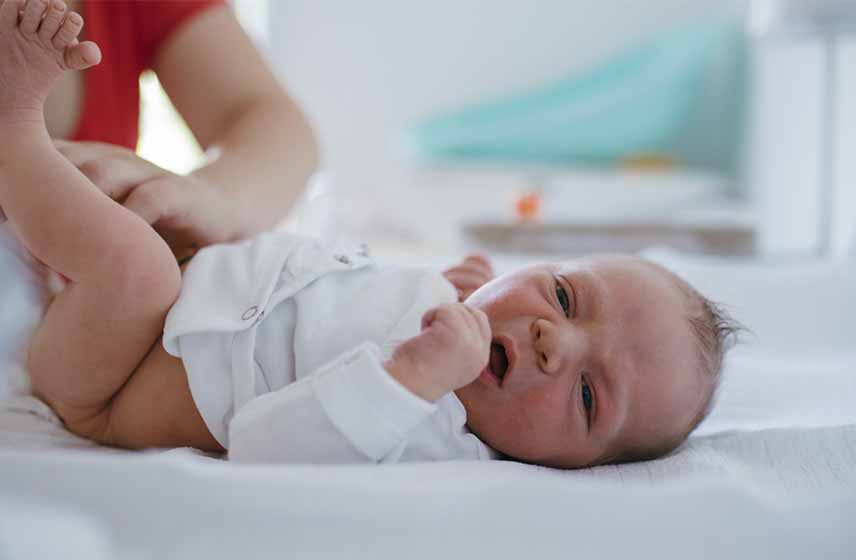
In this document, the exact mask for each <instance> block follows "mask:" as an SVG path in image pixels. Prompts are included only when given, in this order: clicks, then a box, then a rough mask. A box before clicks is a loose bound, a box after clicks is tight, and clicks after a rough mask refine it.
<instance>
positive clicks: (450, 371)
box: [384, 303, 491, 402]
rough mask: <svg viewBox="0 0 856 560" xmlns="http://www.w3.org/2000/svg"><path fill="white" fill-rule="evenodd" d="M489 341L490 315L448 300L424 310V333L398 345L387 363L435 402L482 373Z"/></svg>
mask: <svg viewBox="0 0 856 560" xmlns="http://www.w3.org/2000/svg"><path fill="white" fill-rule="evenodd" d="M490 341H491V332H490V324H489V323H488V320H487V315H485V314H484V313H483V312H482V311H480V310H478V309H476V308H474V307H470V306H469V305H464V304H463V303H449V304H445V305H441V306H439V307H435V308H434V309H432V310H430V311H428V312H427V313H425V315H424V316H423V317H422V332H421V333H420V334H418V335H417V336H414V337H413V338H411V339H410V340H407V341H405V342H403V343H402V344H401V345H399V346H398V348H396V349H395V352H394V353H393V355H392V358H391V359H390V360H389V361H388V362H386V364H384V366H385V367H386V370H387V371H388V372H389V373H390V375H392V376H393V377H395V378H396V379H397V380H398V381H399V382H400V383H401V384H402V385H404V386H405V387H407V388H408V389H410V391H412V392H413V393H414V394H416V395H418V396H420V397H422V398H423V399H425V400H427V401H431V402H433V401H436V400H437V399H439V398H440V397H442V396H443V395H445V394H446V393H449V392H451V391H454V390H455V389H458V388H460V387H463V386H464V385H468V384H470V383H472V382H473V381H474V380H475V379H476V378H477V377H478V376H479V374H480V373H481V371H482V370H483V369H484V367H485V366H486V365H487V361H488V357H489V356H490Z"/></svg>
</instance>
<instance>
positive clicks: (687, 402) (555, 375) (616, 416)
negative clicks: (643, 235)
mask: <svg viewBox="0 0 856 560" xmlns="http://www.w3.org/2000/svg"><path fill="white" fill-rule="evenodd" d="M467 303H468V304H470V305H473V306H475V307H477V308H479V309H481V310H482V311H484V312H485V313H486V314H487V316H488V319H489V320H490V326H491V331H492V333H493V335H492V336H493V344H492V345H491V358H490V365H489V366H488V367H487V368H486V370H485V371H484V372H483V373H482V375H481V376H480V377H479V378H478V379H476V381H474V382H473V383H471V384H470V385H467V386H466V387H463V388H461V389H459V390H458V391H456V393H457V395H458V397H459V398H460V399H461V401H462V402H463V404H464V406H465V408H466V409H467V424H468V425H469V427H470V429H472V430H473V432H475V433H476V434H477V435H478V436H479V437H480V438H481V439H482V440H483V441H485V443H487V444H488V445H490V446H491V447H493V448H494V449H497V450H498V451H500V452H502V453H504V454H506V455H509V456H511V457H514V458H516V459H519V460H523V461H528V462H533V463H539V464H544V465H551V466H558V467H581V466H586V465H592V464H596V463H599V462H604V461H607V460H609V459H611V458H613V457H616V456H618V455H619V454H620V453H621V452H622V451H623V450H626V449H629V448H632V447H635V446H638V445H640V444H641V443H643V442H651V441H652V440H654V441H659V439H660V437H661V436H664V435H671V434H675V433H677V432H678V430H679V429H680V428H681V427H684V426H687V425H688V424H689V423H690V421H691V419H692V417H693V416H694V413H695V412H696V411H697V410H698V408H699V407H700V406H701V400H702V396H703V392H704V387H703V378H702V376H701V375H700V374H699V373H698V366H697V362H696V359H695V344H694V341H693V335H692V332H691V329H690V327H689V323H688V321H687V319H686V317H687V302H686V298H685V296H684V294H683V293H682V292H681V290H680V289H679V288H678V287H677V286H676V285H675V283H674V282H673V281H672V279H670V278H669V277H668V276H667V275H666V274H664V273H663V272H662V271H660V270H657V269H656V268H654V267H652V266H650V265H647V264H645V263H644V262H643V261H641V260H639V259H636V258H633V257H626V256H600V257H589V258H585V259H580V260H575V261H570V262H566V263H558V264H546V265H537V266H533V267H530V268H526V269H523V270H520V271H517V272H515V273H512V274H509V275H506V276H502V277H500V278H497V279H496V280H493V281H492V282H490V283H488V284H486V285H484V286H482V288H480V289H479V290H478V291H476V292H475V293H473V294H472V295H471V296H470V297H469V298H468V299H467Z"/></svg>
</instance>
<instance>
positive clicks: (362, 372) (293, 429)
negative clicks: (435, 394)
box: [229, 343, 437, 464]
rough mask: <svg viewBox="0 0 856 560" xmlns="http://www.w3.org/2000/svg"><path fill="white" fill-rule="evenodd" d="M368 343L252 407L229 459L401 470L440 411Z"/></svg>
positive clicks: (239, 420) (236, 423)
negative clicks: (417, 431) (422, 428)
mask: <svg viewBox="0 0 856 560" xmlns="http://www.w3.org/2000/svg"><path fill="white" fill-rule="evenodd" d="M436 409H437V407H436V405H434V404H432V403H430V402H427V401H425V400H423V399H421V398H420V397H418V396H416V395H414V394H413V393H411V392H410V391H409V390H408V389H406V388H405V387H404V386H402V385H401V384H400V383H399V382H398V381H396V380H395V379H393V378H392V377H391V376H390V375H389V373H388V372H387V371H386V370H385V369H384V367H383V358H382V354H381V352H380V350H379V349H378V347H377V345H375V344H373V343H363V344H361V345H359V346H357V347H356V348H354V349H353V350H351V351H349V352H347V353H345V354H342V355H341V356H339V357H338V358H336V359H334V360H333V361H331V362H328V363H327V364H326V365H324V366H322V368H321V369H320V370H319V371H317V372H315V373H313V374H312V375H309V376H307V377H306V378H304V379H302V380H300V381H298V382H296V383H293V384H291V385H288V386H286V387H283V388H282V389H280V390H279V391H276V392H273V393H268V394H266V395H262V396H260V397H258V398H256V399H254V400H252V401H250V402H249V403H248V404H247V405H246V406H245V407H244V408H242V409H241V410H239V411H238V412H237V414H235V416H234V418H232V421H231V423H230V426H229V459H230V460H234V461H238V462H248V463H316V464H317V463H365V462H375V463H380V462H395V461H397V460H398V459H399V458H400V457H401V455H402V453H403V451H404V449H405V447H406V446H407V441H408V435H409V433H410V432H411V431H412V430H413V429H414V428H415V427H416V426H418V425H419V424H420V423H421V422H423V421H424V420H425V419H426V418H428V417H429V416H430V415H431V414H433V413H434V412H435V411H436Z"/></svg>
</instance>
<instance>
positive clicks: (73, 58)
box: [65, 41, 101, 70]
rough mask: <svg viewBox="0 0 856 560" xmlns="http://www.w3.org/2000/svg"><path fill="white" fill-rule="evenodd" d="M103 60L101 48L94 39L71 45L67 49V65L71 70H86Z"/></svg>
mask: <svg viewBox="0 0 856 560" xmlns="http://www.w3.org/2000/svg"><path fill="white" fill-rule="evenodd" d="M99 62H101V49H100V48H98V45H96V44H95V43H93V42H92V41H84V42H83V43H77V42H75V43H74V44H72V45H70V46H69V47H67V48H66V49H65V65H66V66H67V67H68V68H69V69H70V70H86V69H87V68H89V67H91V66H95V65H96V64H98V63H99Z"/></svg>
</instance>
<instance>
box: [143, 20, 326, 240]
mask: <svg viewBox="0 0 856 560" xmlns="http://www.w3.org/2000/svg"><path fill="white" fill-rule="evenodd" d="M153 68H154V70H155V72H156V73H157V75H158V78H159V80H160V82H161V84H162V85H163V87H164V89H165V90H166V92H167V94H168V95H169V97H170V99H171V100H172V102H173V104H174V105H175V107H176V108H177V109H178V111H179V112H180V113H181V115H182V117H184V119H185V121H187V124H188V125H189V127H190V129H191V131H192V132H193V134H194V136H195V137H196V139H197V141H198V142H199V143H200V145H201V146H202V147H203V149H205V150H209V151H216V152H218V153H219V154H220V155H219V157H217V158H216V159H214V160H213V161H210V162H209V163H208V164H207V165H205V166H204V167H202V168H200V169H198V170H197V171H195V172H194V173H193V174H192V177H193V178H195V179H199V180H200V181H201V182H202V183H203V184H204V185H206V187H208V188H213V189H219V190H220V191H221V192H222V193H223V194H225V195H226V199H227V201H228V204H229V206H230V208H232V212H231V216H230V220H229V221H230V224H229V227H230V228H234V229H233V230H232V231H230V232H229V234H227V235H226V237H228V238H233V239H235V238H243V237H247V236H250V235H253V234H256V233H258V232H261V231H264V230H266V229H269V228H270V227H271V226H273V225H275V224H276V223H277V222H278V221H279V220H281V219H282V218H283V217H284V216H285V214H286V212H287V211H288V209H289V208H290V207H291V205H292V204H293V203H294V201H295V199H296V198H297V196H298V195H299V194H300V192H301V189H302V187H303V185H304V184H305V182H306V180H307V178H308V177H309V175H310V174H311V173H312V172H313V171H314V170H315V168H316V165H317V163H318V150H317V146H316V143H315V138H314V136H313V133H312V130H311V129H310V127H309V125H308V123H307V121H306V119H305V117H304V115H303V114H302V113H301V111H300V109H299V108H298V107H297V105H296V104H295V103H294V101H293V100H292V99H291V98H290V97H289V96H288V94H287V93H286V92H285V90H284V89H283V88H282V86H281V85H280V84H279V83H278V82H277V80H276V78H275V77H274V75H273V74H272V73H271V71H270V70H269V69H268V67H267V65H266V64H265V62H264V60H263V59H262V57H261V55H260V54H259V52H258V51H257V50H256V49H255V47H254V46H253V44H252V42H251V41H250V39H249V37H248V36H247V35H246V33H245V32H244V30H243V29H242V28H241V26H240V24H239V23H238V22H237V20H236V19H235V17H234V15H233V13H232V11H231V10H230V9H229V8H228V7H227V6H223V7H217V8H212V9H209V10H206V11H204V12H202V13H201V14H200V15H199V16H197V17H195V18H194V19H192V20H191V21H189V22H188V23H186V24H185V25H183V26H182V27H180V28H179V30H178V31H177V32H176V33H175V34H174V35H173V36H172V37H170V38H169V40H168V41H167V42H166V43H165V44H164V45H163V46H162V47H161V48H160V50H159V52H158V53H157V54H156V55H155V60H154V63H153Z"/></svg>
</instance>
